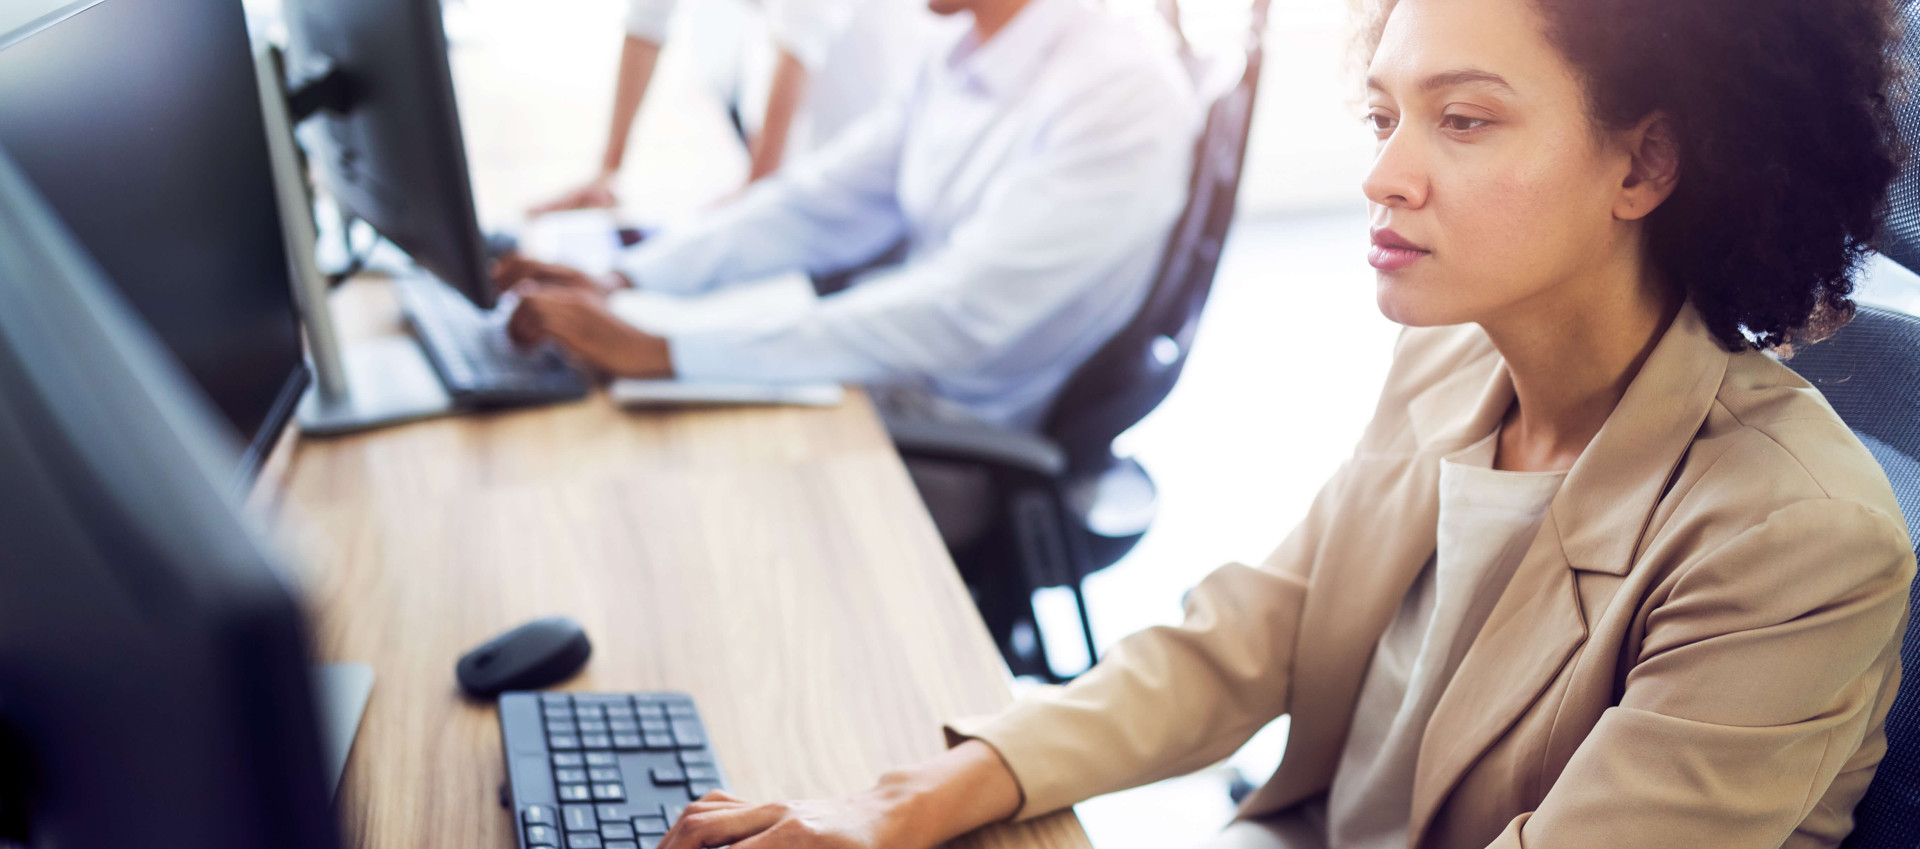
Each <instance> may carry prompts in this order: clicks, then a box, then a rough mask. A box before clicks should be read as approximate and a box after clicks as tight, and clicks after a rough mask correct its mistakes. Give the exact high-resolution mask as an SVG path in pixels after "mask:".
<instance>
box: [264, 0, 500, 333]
mask: <svg viewBox="0 0 1920 849" xmlns="http://www.w3.org/2000/svg"><path fill="white" fill-rule="evenodd" d="M286 11H287V28H288V33H289V36H290V38H289V42H290V43H289V45H288V47H289V51H288V52H289V60H290V64H289V68H288V71H289V73H290V74H291V75H292V76H294V77H295V79H296V81H300V80H301V79H302V78H305V79H307V80H312V79H325V78H326V77H327V74H329V73H331V74H333V75H334V79H336V80H337V81H338V82H339V84H340V85H339V88H338V90H337V94H336V96H335V97H334V98H332V99H331V102H330V104H329V105H328V106H327V107H326V108H323V109H321V110H320V111H319V112H318V113H316V114H315V115H314V116H313V119H314V120H315V121H317V122H319V123H320V124H321V126H320V127H319V128H318V131H317V132H313V133H311V134H310V135H308V136H306V138H307V139H308V140H309V141H310V143H311V144H312V147H313V148H315V149H312V150H310V151H309V152H310V154H311V155H312V158H313V161H314V162H315V163H316V164H317V165H318V166H319V168H320V171H321V174H322V178H323V182H324V184H325V186H326V188H327V190H328V192H329V193H330V194H331V195H332V196H333V198H334V200H335V201H336V202H338V203H339V204H340V205H341V206H342V207H343V208H344V209H345V210H346V211H347V212H348V213H349V214H351V215H353V216H354V217H356V218H359V219H361V220H364V221H366V222H367V223H368V224H371V225H373V228H374V229H375V230H376V231H378V232H379V233H380V235H382V236H385V237H386V238H387V240H388V241H391V242H393V243H394V244H395V245H397V246H399V247H400V249H401V250H404V251H406V252H407V253H408V254H409V255H411V256H412V257H413V260H414V261H415V262H417V263H419V264H420V266H421V267H423V268H425V269H426V270H427V271H429V272H432V273H433V275H434V276H436V277H438V278H440V279H441V280H442V281H443V282H445V283H447V284H448V285H450V286H452V287H453V288H454V289H456V290H458V291H460V292H461V293H463V294H465V295H466V296H467V298H468V299H469V300H472V301H473V303H474V304H475V305H476V306H478V307H480V308H482V309H491V308H492V307H493V305H494V292H493V285H492V282H491V281H490V279H489V278H488V275H487V266H486V242H485V240H484V237H483V236H482V235H481V233H480V225H479V221H478V217H477V215H476V213H475V211H474V204H473V188H472V184H471V183H470V181H469V179H468V176H467V152H466V144H465V142H464V141H463V139H462V137H461V133H460V110H459V106H458V104H456V103H455V102H454V94H453V73H452V71H451V70H450V69H449V68H448V65H447V37H446V29H445V26H444V24H443V23H442V19H441V12H440V2H439V0H288V3H287V9H286Z"/></svg>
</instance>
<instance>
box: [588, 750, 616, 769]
mask: <svg viewBox="0 0 1920 849" xmlns="http://www.w3.org/2000/svg"><path fill="white" fill-rule="evenodd" d="M619 763H620V761H619V759H618V758H615V757H614V756H613V753H612V752H588V753H587V766H617V765H618V764H619Z"/></svg>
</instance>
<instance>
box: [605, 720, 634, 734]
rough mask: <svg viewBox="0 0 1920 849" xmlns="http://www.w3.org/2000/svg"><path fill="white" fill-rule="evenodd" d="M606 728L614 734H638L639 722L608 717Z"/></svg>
mask: <svg viewBox="0 0 1920 849" xmlns="http://www.w3.org/2000/svg"><path fill="white" fill-rule="evenodd" d="M607 730H608V731H611V732H613V733H615V734H638V733H640V723H638V722H635V721H633V720H631V719H608V720H607Z"/></svg>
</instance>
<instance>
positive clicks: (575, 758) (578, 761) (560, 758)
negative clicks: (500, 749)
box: [553, 752, 686, 766]
mask: <svg viewBox="0 0 1920 849" xmlns="http://www.w3.org/2000/svg"><path fill="white" fill-rule="evenodd" d="M680 754H681V759H682V760H685V756H686V753H685V752H681V753H680ZM586 763H587V761H586V759H585V758H582V757H580V753H579V752H554V753H553V765H554V766H585V765H586Z"/></svg>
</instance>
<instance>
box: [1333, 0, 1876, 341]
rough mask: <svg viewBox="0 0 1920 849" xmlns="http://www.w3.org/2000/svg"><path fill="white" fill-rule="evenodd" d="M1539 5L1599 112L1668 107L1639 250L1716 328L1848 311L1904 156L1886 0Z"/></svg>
mask: <svg viewBox="0 0 1920 849" xmlns="http://www.w3.org/2000/svg"><path fill="white" fill-rule="evenodd" d="M1395 1H1396V0H1375V2H1374V3H1373V4H1372V5H1371V7H1370V9H1371V11H1372V13H1373V14H1372V20H1371V23H1372V26H1371V27H1369V29H1368V32H1367V34H1368V41H1367V51H1368V53H1371V52H1372V50H1373V48H1375V47H1377V46H1378V44H1379V34H1380V30H1381V28H1382V27H1384V26H1385V22H1386V17H1387V14H1388V13H1389V12H1391V10H1392V8H1393V6H1394V4H1395ZM1534 2H1535V3H1536V6H1537V8H1538V9H1539V10H1540V11H1541V13H1542V16H1543V17H1544V18H1545V19H1546V25H1547V37H1548V38H1549V39H1550V40H1551V41H1552V43H1553V44H1554V45H1555V46H1557V47H1558V48H1559V49H1560V52H1561V54H1562V55H1563V56H1565V57H1566V58H1567V60H1568V62H1569V63H1570V64H1571V65H1572V66H1573V67H1574V69H1575V70H1576V72H1578V73H1579V74H1580V75H1581V76H1582V77H1583V78H1584V81H1585V85H1586V90H1587V100H1588V104H1587V107H1588V112H1589V114H1590V115H1591V116H1592V117H1593V118H1594V120H1595V122H1596V124H1598V125H1599V126H1602V127H1627V126H1632V125H1633V124H1635V123H1637V122H1638V121H1640V120H1641V119H1643V118H1645V117H1647V116H1648V115H1651V114H1653V113H1654V112H1656V111H1660V112H1664V113H1665V114H1666V115H1667V116H1668V117H1669V118H1670V119H1671V122H1672V127H1673V130H1674V134H1675V136H1676V138H1677V140H1678V142H1679V146H1680V182H1679V184H1678V185H1677V186H1676V187H1675V189H1674V192H1673V196H1672V197H1670V198H1669V199H1668V200H1667V202H1666V203H1665V204H1663V205H1661V207H1660V208H1659V209H1658V210H1655V211H1654V212H1653V213H1652V214H1651V215H1650V216H1648V218H1647V235H1648V249H1649V251H1650V252H1651V255H1652V259H1653V262H1654V264H1655V266H1656V267H1657V268H1659V269H1660V271H1661V272H1662V273H1663V274H1664V275H1665V276H1666V279H1668V280H1669V281H1673V282H1675V283H1676V284H1678V285H1682V286H1685V287H1686V290H1687V295H1688V296H1689V297H1690V298H1691V300H1692V301H1693V304H1694V307H1695V308H1696V309H1697V310H1699V312H1700V317H1701V318H1702V319H1703V320H1705V322H1706V325H1707V327H1708V328H1709V329H1711V330H1712V331H1713V333H1714V335H1715V336H1717V337H1718V338H1719V339H1720V341H1721V342H1722V343H1723V344H1725V345H1726V346H1727V347H1728V348H1729V349H1731V350H1736V351H1738V350H1746V349H1749V348H1765V349H1774V348H1780V349H1785V350H1786V351H1789V352H1790V350H1791V346H1792V344H1793V343H1795V342H1801V343H1805V342H1812V341H1817V340H1818V339H1820V338H1823V337H1824V336H1826V335H1827V334H1829V333H1831V332H1832V331H1834V330H1836V329H1838V328H1839V327H1840V326H1841V325H1844V324H1845V323H1846V322H1847V320H1848V319H1850V318H1851V317H1852V315H1853V301H1852V299H1851V297H1850V296H1851V295H1852V293H1853V280H1852V278H1853V275H1854V274H1855V273H1856V272H1857V271H1858V270H1859V268H1860V266H1861V263H1862V262H1863V260H1864V259H1865V257H1866V254H1867V252H1868V251H1869V250H1870V249H1871V245H1872V244H1873V242H1874V238H1875V235H1876V233H1877V231H1878V228H1879V225H1878V221H1879V212H1880V210H1881V208H1882V206H1883V204H1884V203H1885V200H1886V194H1887V187H1888V184H1889V183H1890V182H1891V181H1892V180H1893V177H1894V174H1895V172H1896V170H1897V169H1898V165H1899V161H1900V158H1901V156H1902V154H1903V151H1902V150H1901V149H1900V143H1899V141H1898V138H1897V136H1896V135H1895V133H1894V130H1893V127H1894V124H1893V96H1894V90H1893V89H1894V83H1895V80H1896V79H1897V78H1898V76H1899V75H1898V74H1897V73H1896V67H1895V61H1896V60H1895V58H1894V56H1893V46H1894V38H1893V35H1894V31H1895V28H1894V19H1895V18H1894V9H1893V6H1892V3H1891V0H1534Z"/></svg>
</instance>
